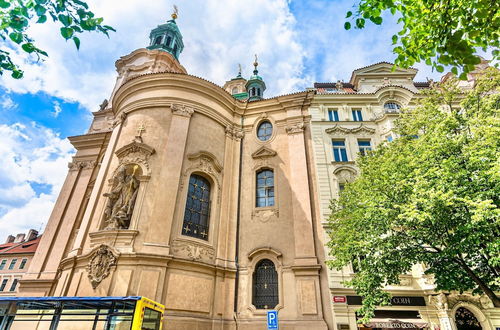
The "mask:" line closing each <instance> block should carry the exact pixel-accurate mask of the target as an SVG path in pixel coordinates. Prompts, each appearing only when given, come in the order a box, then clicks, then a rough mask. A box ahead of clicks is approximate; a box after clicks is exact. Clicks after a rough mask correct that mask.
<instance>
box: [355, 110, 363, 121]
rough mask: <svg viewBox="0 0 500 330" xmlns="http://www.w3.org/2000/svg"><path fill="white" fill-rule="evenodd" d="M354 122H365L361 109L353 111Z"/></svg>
mask: <svg viewBox="0 0 500 330" xmlns="http://www.w3.org/2000/svg"><path fill="white" fill-rule="evenodd" d="M352 120H353V121H363V115H362V114H361V109H353V110H352Z"/></svg>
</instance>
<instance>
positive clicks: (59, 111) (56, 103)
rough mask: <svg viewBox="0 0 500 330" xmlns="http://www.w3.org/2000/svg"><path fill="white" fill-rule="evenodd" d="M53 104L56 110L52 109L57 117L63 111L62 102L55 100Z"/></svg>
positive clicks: (53, 114)
mask: <svg viewBox="0 0 500 330" xmlns="http://www.w3.org/2000/svg"><path fill="white" fill-rule="evenodd" d="M53 104H54V110H53V111H52V116H54V117H56V118H57V116H59V114H60V113H61V111H62V108H61V104H60V103H59V102H58V101H54V102H53Z"/></svg>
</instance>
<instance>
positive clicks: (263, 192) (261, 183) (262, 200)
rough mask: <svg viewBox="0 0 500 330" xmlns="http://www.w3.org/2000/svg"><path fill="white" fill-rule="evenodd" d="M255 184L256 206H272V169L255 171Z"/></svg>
mask: <svg viewBox="0 0 500 330" xmlns="http://www.w3.org/2000/svg"><path fill="white" fill-rule="evenodd" d="M256 178H257V184H256V187H255V188H256V190H255V191H256V196H255V198H256V199H255V206H256V207H267V206H274V172H273V171H272V170H268V169H265V170H262V171H259V172H257V176H256Z"/></svg>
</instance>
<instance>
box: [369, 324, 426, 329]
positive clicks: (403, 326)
mask: <svg viewBox="0 0 500 330" xmlns="http://www.w3.org/2000/svg"><path fill="white" fill-rule="evenodd" d="M426 326H427V324H426V323H422V324H415V323H410V322H372V323H368V324H366V327H368V328H385V329H420V328H425V327H426Z"/></svg>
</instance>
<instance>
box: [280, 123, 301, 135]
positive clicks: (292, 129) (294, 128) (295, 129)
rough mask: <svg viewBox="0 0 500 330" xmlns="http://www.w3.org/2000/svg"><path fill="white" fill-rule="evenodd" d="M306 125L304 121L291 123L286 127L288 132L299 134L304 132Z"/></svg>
mask: <svg viewBox="0 0 500 330" xmlns="http://www.w3.org/2000/svg"><path fill="white" fill-rule="evenodd" d="M304 129H305V125H304V123H303V122H300V123H296V124H292V125H289V126H287V127H286V128H285V130H286V132H287V134H298V133H302V132H304Z"/></svg>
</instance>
